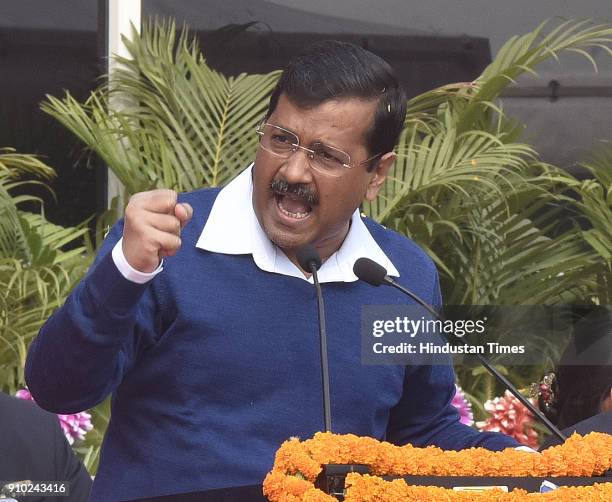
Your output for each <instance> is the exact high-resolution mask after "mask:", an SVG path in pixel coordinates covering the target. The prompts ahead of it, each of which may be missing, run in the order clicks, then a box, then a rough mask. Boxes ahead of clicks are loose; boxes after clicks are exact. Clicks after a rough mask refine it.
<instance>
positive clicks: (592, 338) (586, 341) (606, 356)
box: [539, 307, 612, 429]
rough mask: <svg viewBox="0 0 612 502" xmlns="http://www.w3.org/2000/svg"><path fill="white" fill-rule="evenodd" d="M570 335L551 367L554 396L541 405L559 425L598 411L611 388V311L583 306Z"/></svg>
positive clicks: (585, 417)
mask: <svg viewBox="0 0 612 502" xmlns="http://www.w3.org/2000/svg"><path fill="white" fill-rule="evenodd" d="M583 310H584V311H585V312H586V314H585V313H584V312H583V313H582V315H583V317H582V319H581V320H580V321H579V322H578V323H577V324H576V325H575V327H574V337H573V340H572V341H571V342H570V344H569V345H568V346H567V348H566V349H565V351H564V353H563V355H562V356H561V359H560V361H559V364H558V365H557V368H556V370H555V379H554V383H553V389H552V390H553V393H554V395H555V399H554V400H553V401H552V402H551V403H549V404H548V405H547V406H542V404H543V403H542V402H540V403H539V404H540V409H542V410H544V413H545V415H546V416H547V417H548V418H549V420H551V421H552V422H553V423H555V424H556V425H557V426H558V427H559V428H560V429H565V428H567V427H571V426H572V425H574V424H575V423H577V422H581V421H582V420H586V419H587V418H589V417H592V416H594V415H597V414H599V413H601V405H602V403H603V401H604V399H605V398H606V397H607V396H609V395H610V390H612V347H611V343H610V340H612V311H610V310H609V308H607V307H591V308H584V309H583Z"/></svg>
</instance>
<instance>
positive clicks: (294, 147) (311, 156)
mask: <svg viewBox="0 0 612 502" xmlns="http://www.w3.org/2000/svg"><path fill="white" fill-rule="evenodd" d="M265 126H270V127H274V128H275V129H280V130H281V131H284V132H286V133H289V134H291V135H293V136H295V137H296V138H297V144H292V145H291V146H292V148H291V150H290V153H289V155H287V156H286V157H285V156H283V155H281V154H279V153H276V152H273V151H272V150H269V149H267V148H266V147H265V146H263V145H262V144H261V138H263V136H264V131H263V128H264V127H265ZM255 132H256V133H257V134H258V135H259V137H260V140H259V145H260V146H261V148H263V149H264V150H265V151H266V152H268V153H270V154H272V155H274V156H275V157H279V158H282V159H289V158H291V156H292V155H293V154H294V153H295V152H297V151H298V150H304V151H305V152H306V153H307V154H308V158H309V159H310V160H314V156H315V151H314V150H311V149H310V148H306V147H305V146H302V145H300V137H299V136H298V135H297V134H295V133H294V132H293V131H290V130H289V129H285V128H284V127H281V126H278V125H276V124H270V123H269V122H261V123H260V124H259V125H258V126H257V129H256V130H255ZM322 145H324V146H326V147H327V148H333V149H334V150H337V151H338V152H341V153H343V154H344V155H346V156H347V158H348V159H349V161H348V163H344V162H343V163H341V164H340V165H341V166H342V167H344V168H345V169H352V168H353V167H354V166H352V165H351V164H352V159H351V155H350V154H348V153H346V152H345V151H344V150H340V149H339V148H336V147H335V146H330V145H325V143H322ZM381 155H382V153H377V154H376V155H373V156H372V157H370V158H368V159H366V160H364V161H362V162H359V163H358V164H357V166H362V165H364V164H367V163H368V162H371V161H373V160H374V159H375V158H376V157H380V156H381ZM311 165H312V164H311ZM313 169H316V170H317V171H318V172H321V173H324V174H328V175H330V176H333V174H332V173H331V172H329V171H324V170H321V169H317V168H316V167H313Z"/></svg>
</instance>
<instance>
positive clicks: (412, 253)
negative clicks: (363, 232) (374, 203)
mask: <svg viewBox="0 0 612 502" xmlns="http://www.w3.org/2000/svg"><path fill="white" fill-rule="evenodd" d="M362 221H363V223H364V224H365V226H366V228H367V229H368V231H369V232H370V234H371V235H372V237H374V240H375V241H376V243H377V244H378V245H379V246H380V247H381V249H382V250H383V251H384V252H385V254H386V255H387V257H388V258H389V259H390V260H391V262H392V263H393V264H394V265H395V267H396V268H397V269H398V271H399V272H400V274H401V275H403V276H404V275H407V274H409V275H413V274H415V273H416V274H419V275H421V274H422V275H424V276H431V275H433V276H436V277H437V272H436V267H435V265H434V262H433V260H432V259H431V258H430V257H429V255H428V254H427V253H426V252H425V251H423V249H421V248H420V247H419V246H418V244H416V243H415V242H414V241H413V240H412V239H409V238H408V237H406V236H405V235H402V234H400V233H399V232H396V231H395V230H391V229H389V228H387V227H385V226H383V225H381V224H380V223H378V222H376V221H374V220H372V219H371V218H368V217H362Z"/></svg>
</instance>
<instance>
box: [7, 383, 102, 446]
mask: <svg viewBox="0 0 612 502" xmlns="http://www.w3.org/2000/svg"><path fill="white" fill-rule="evenodd" d="M15 396H16V397H18V398H19V399H25V400H26V401H32V402H34V403H35V402H36V401H34V398H33V397H32V394H31V393H30V391H29V390H28V389H20V390H18V391H17V392H16V393H15ZM57 418H58V419H59V423H60V427H61V428H62V431H63V432H64V435H65V436H66V439H67V440H68V443H70V444H74V440H75V439H80V440H82V439H85V434H87V432H89V431H90V430H91V429H93V424H92V423H91V415H90V414H89V413H87V412H85V411H82V412H80V413H73V414H71V415H60V414H58V415H57Z"/></svg>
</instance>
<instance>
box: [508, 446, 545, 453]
mask: <svg viewBox="0 0 612 502" xmlns="http://www.w3.org/2000/svg"><path fill="white" fill-rule="evenodd" d="M514 449H515V450H518V451H527V452H529V453H540V452H538V451H536V450H534V449H533V448H529V446H517V447H516V448H514Z"/></svg>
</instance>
